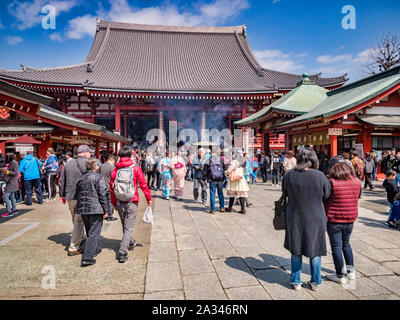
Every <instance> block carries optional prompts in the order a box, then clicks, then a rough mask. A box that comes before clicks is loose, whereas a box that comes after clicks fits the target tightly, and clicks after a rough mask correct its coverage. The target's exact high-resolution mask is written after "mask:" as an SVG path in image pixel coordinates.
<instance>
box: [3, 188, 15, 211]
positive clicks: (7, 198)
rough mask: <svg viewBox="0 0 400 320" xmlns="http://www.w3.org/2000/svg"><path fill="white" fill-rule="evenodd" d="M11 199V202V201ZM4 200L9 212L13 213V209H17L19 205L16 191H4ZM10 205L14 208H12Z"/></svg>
mask: <svg viewBox="0 0 400 320" xmlns="http://www.w3.org/2000/svg"><path fill="white" fill-rule="evenodd" d="M10 200H11V203H10ZM3 201H4V203H5V205H6V210H7V212H8V213H11V211H10V210H11V209H12V212H15V211H17V206H16V204H17V203H16V200H15V192H4V193H3ZM10 205H11V207H12V208H10Z"/></svg>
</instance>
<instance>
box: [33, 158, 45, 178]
mask: <svg viewBox="0 0 400 320" xmlns="http://www.w3.org/2000/svg"><path fill="white" fill-rule="evenodd" d="M35 159H36V163H37V165H38V169H39V175H40V181H41V180H42V179H43V178H44V171H43V165H42V167H41V166H40V164H39V159H38V158H35Z"/></svg>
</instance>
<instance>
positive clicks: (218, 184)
mask: <svg viewBox="0 0 400 320" xmlns="http://www.w3.org/2000/svg"><path fill="white" fill-rule="evenodd" d="M222 189H223V182H222V181H210V210H211V211H215V195H216V192H218V198H219V207H220V209H223V208H224V204H225V201H224V192H223V191H222Z"/></svg>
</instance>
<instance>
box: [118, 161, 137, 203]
mask: <svg viewBox="0 0 400 320" xmlns="http://www.w3.org/2000/svg"><path fill="white" fill-rule="evenodd" d="M113 189H114V195H115V197H116V198H117V199H118V200H119V201H123V202H128V201H130V200H131V199H132V198H133V197H134V196H135V185H134V184H133V170H132V168H131V167H126V168H122V169H119V170H118V171H117V176H116V177H115V181H114V185H113Z"/></svg>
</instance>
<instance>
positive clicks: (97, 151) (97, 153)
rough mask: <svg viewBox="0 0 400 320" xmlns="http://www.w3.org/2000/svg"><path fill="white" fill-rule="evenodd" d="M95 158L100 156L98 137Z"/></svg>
mask: <svg viewBox="0 0 400 320" xmlns="http://www.w3.org/2000/svg"><path fill="white" fill-rule="evenodd" d="M95 151H96V158H97V159H99V158H100V142H99V140H98V139H96V150H95Z"/></svg>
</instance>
